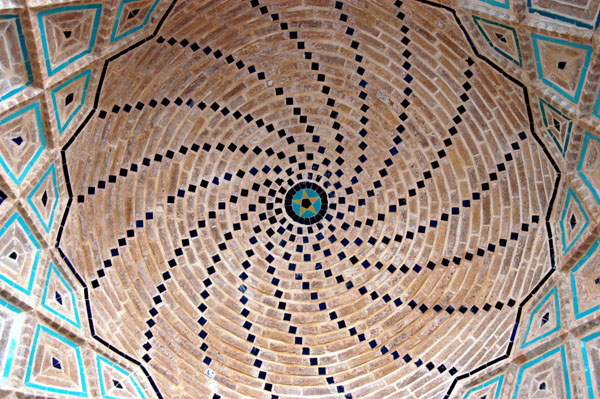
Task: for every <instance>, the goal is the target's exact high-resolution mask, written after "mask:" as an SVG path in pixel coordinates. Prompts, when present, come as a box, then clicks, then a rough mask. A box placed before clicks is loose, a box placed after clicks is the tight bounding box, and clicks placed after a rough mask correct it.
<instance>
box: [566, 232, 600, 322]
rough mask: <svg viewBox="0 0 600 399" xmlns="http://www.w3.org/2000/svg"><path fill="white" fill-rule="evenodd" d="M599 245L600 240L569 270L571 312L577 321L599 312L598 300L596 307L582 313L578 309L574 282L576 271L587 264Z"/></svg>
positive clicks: (599, 301) (599, 304)
mask: <svg viewBox="0 0 600 399" xmlns="http://www.w3.org/2000/svg"><path fill="white" fill-rule="evenodd" d="M599 245H600V238H599V239H597V240H596V241H595V242H594V244H593V245H592V246H591V247H590V249H589V250H588V251H587V252H586V253H585V255H584V256H583V257H582V258H581V259H580V260H579V262H577V264H576V265H575V267H574V268H573V269H572V270H571V273H569V275H570V279H571V295H572V296H573V311H574V313H575V319H576V320H579V319H581V318H582V317H585V316H587V315H589V314H591V313H593V312H596V311H598V310H600V299H599V300H598V305H596V306H592V307H591V308H589V309H587V310H584V311H582V310H581V309H579V299H578V292H577V283H576V281H575V273H576V272H577V270H579V268H580V267H581V266H583V265H584V264H585V262H587V260H588V259H589V258H590V257H591V256H592V254H593V253H594V252H595V251H596V249H598V246H599Z"/></svg>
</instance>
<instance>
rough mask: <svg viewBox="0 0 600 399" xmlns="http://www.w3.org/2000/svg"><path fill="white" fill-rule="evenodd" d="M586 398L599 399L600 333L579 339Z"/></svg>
mask: <svg viewBox="0 0 600 399" xmlns="http://www.w3.org/2000/svg"><path fill="white" fill-rule="evenodd" d="M581 352H582V354H583V366H584V370H585V382H586V385H587V393H588V396H587V397H588V398H590V399H592V398H599V397H600V331H598V332H595V333H593V334H590V335H588V336H587V337H584V338H582V339H581Z"/></svg>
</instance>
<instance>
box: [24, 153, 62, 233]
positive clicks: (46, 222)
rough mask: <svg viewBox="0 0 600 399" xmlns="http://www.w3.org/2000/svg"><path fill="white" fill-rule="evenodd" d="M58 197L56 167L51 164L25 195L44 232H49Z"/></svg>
mask: <svg viewBox="0 0 600 399" xmlns="http://www.w3.org/2000/svg"><path fill="white" fill-rule="evenodd" d="M58 199H59V194H58V188H57V182H56V168H55V167H54V164H52V165H51V166H50V168H48V170H47V171H46V173H44V175H43V176H42V178H41V179H40V181H39V182H38V183H37V184H36V185H35V187H34V188H33V190H32V191H31V193H30V194H29V195H28V196H27V202H28V203H29V205H30V206H31V208H32V209H33V211H34V212H35V215H36V216H37V217H38V219H39V221H40V223H41V224H42V226H43V227H44V230H46V232H49V231H50V228H51V227H52V222H53V221H54V213H55V211H56V206H57V205H58Z"/></svg>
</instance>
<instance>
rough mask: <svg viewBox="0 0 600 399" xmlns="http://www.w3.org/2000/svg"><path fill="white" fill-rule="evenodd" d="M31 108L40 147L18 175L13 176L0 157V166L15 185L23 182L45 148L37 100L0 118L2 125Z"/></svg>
mask: <svg viewBox="0 0 600 399" xmlns="http://www.w3.org/2000/svg"><path fill="white" fill-rule="evenodd" d="M31 109H33V110H34V111H35V116H36V118H37V127H38V134H39V135H40V148H38V150H37V151H36V153H35V154H34V155H33V157H31V160H30V161H29V163H28V164H27V166H26V167H25V169H24V170H23V172H21V175H20V176H15V174H14V173H13V171H12V170H10V167H9V166H8V164H7V163H6V161H5V160H4V158H3V157H0V164H1V165H2V167H3V168H4V170H5V171H6V173H8V176H9V177H10V178H11V179H12V181H14V182H15V184H16V185H17V186H19V185H20V184H21V183H22V182H23V180H24V179H25V176H27V173H28V172H29V170H30V169H31V167H32V166H33V164H35V163H36V161H37V160H38V158H39V157H40V155H41V154H42V152H43V151H44V149H45V148H46V139H45V138H44V128H43V125H42V113H41V112H40V105H39V104H38V103H37V102H35V103H32V104H30V105H28V106H26V107H24V108H21V109H20V110H18V111H17V112H15V113H13V114H11V115H9V116H7V117H6V118H4V119H2V120H0V126H2V125H3V124H5V123H7V122H10V121H11V120H13V119H15V118H17V117H19V116H21V115H22V114H24V113H25V112H28V111H30V110H31Z"/></svg>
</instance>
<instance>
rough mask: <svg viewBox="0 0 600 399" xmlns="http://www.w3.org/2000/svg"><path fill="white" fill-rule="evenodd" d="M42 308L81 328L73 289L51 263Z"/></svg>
mask: <svg viewBox="0 0 600 399" xmlns="http://www.w3.org/2000/svg"><path fill="white" fill-rule="evenodd" d="M42 307H43V308H44V309H46V310H48V311H49V312H51V313H52V314H54V315H56V316H58V317H60V318H61V319H63V320H65V321H67V322H69V323H71V324H72V325H74V326H75V327H77V328H81V323H80V321H79V311H78V309H77V300H76V299H75V294H74V292H73V288H71V286H70V285H69V283H68V282H67V280H65V278H64V277H63V276H62V274H61V273H60V272H59V271H58V269H57V268H56V266H55V265H54V263H50V267H49V268H48V274H47V275H46V283H45V285H44V295H43V296H42Z"/></svg>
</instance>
